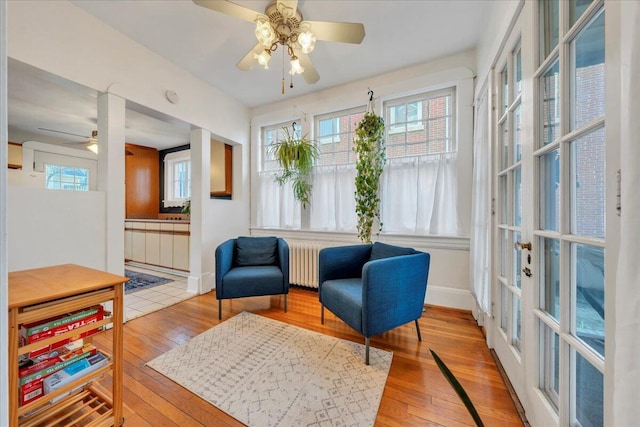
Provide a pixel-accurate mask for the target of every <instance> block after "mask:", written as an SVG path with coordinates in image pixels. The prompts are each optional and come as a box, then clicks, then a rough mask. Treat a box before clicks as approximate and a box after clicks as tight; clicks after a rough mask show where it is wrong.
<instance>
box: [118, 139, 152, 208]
mask: <svg viewBox="0 0 640 427" xmlns="http://www.w3.org/2000/svg"><path fill="white" fill-rule="evenodd" d="M125 148H126V150H127V155H126V156H125V188H126V189H125V197H126V202H125V206H126V207H125V210H126V212H125V217H126V218H132V219H141V218H142V219H157V218H158V212H159V210H160V204H159V200H158V194H159V191H160V187H159V179H160V168H159V158H160V157H159V154H158V150H156V149H155V148H149V147H142V146H140V145H134V144H129V143H127V144H125ZM129 153H131V154H129Z"/></svg>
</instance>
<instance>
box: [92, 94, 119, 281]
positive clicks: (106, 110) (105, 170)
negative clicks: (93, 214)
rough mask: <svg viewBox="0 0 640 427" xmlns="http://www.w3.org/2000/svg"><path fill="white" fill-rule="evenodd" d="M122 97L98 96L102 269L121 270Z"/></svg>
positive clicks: (109, 270) (114, 271)
mask: <svg viewBox="0 0 640 427" xmlns="http://www.w3.org/2000/svg"><path fill="white" fill-rule="evenodd" d="M124 131H125V100H124V99H123V98H120V97H119V96H116V95H113V94H111V93H104V94H101V95H99V96H98V191H104V192H105V196H106V209H107V215H106V224H105V226H106V236H107V238H106V245H107V247H106V250H105V253H106V260H105V269H106V270H107V271H108V272H110V273H114V274H120V275H122V274H124V211H125V205H124V198H125V187H124V152H125V148H124V142H125V136H124Z"/></svg>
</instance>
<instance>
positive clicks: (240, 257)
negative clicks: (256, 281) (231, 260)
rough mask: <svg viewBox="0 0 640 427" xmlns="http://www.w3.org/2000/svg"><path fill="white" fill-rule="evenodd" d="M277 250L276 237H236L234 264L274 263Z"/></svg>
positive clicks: (247, 265) (240, 265)
mask: <svg viewBox="0 0 640 427" xmlns="http://www.w3.org/2000/svg"><path fill="white" fill-rule="evenodd" d="M277 250H278V239H277V238H276V237H238V239H237V240H236V266H237V267H250V266H256V265H275V263H276V260H277V259H278V257H277Z"/></svg>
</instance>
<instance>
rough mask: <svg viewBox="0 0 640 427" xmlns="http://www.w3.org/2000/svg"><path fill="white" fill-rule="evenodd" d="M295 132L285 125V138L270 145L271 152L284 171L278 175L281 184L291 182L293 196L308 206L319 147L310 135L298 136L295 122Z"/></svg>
mask: <svg viewBox="0 0 640 427" xmlns="http://www.w3.org/2000/svg"><path fill="white" fill-rule="evenodd" d="M292 128H293V132H291V131H290V130H289V128H288V127H283V128H282V129H283V130H284V138H283V139H281V140H278V141H276V142H275V143H274V144H272V145H271V147H269V151H270V153H271V154H272V155H273V157H274V158H275V159H276V160H277V161H278V163H280V166H281V167H282V173H281V174H280V175H278V176H276V181H277V182H278V184H280V185H284V184H286V183H287V182H291V185H292V188H293V197H294V198H295V199H296V200H298V201H299V202H300V203H302V207H303V208H306V207H307V205H308V204H309V202H310V199H311V187H312V186H311V182H310V181H311V179H310V175H311V171H312V170H313V165H314V162H315V160H316V158H317V157H318V147H317V146H316V144H315V143H314V141H312V140H310V139H309V137H308V135H304V136H301V137H297V136H296V131H295V122H294V123H293V126H292Z"/></svg>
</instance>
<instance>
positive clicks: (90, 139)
mask: <svg viewBox="0 0 640 427" xmlns="http://www.w3.org/2000/svg"><path fill="white" fill-rule="evenodd" d="M38 129H40V130H44V131H47V132H55V133H62V134H65V135H71V136H77V137H79V138H84V139H86V141H81V142H65V144H74V145H81V144H82V145H86V148H87V149H88V150H91V151H93V152H94V153H96V154H98V131H97V130H94V131H91V136H87V135H80V134H77V133H71V132H64V131H61V130H56V129H46V128H38Z"/></svg>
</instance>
